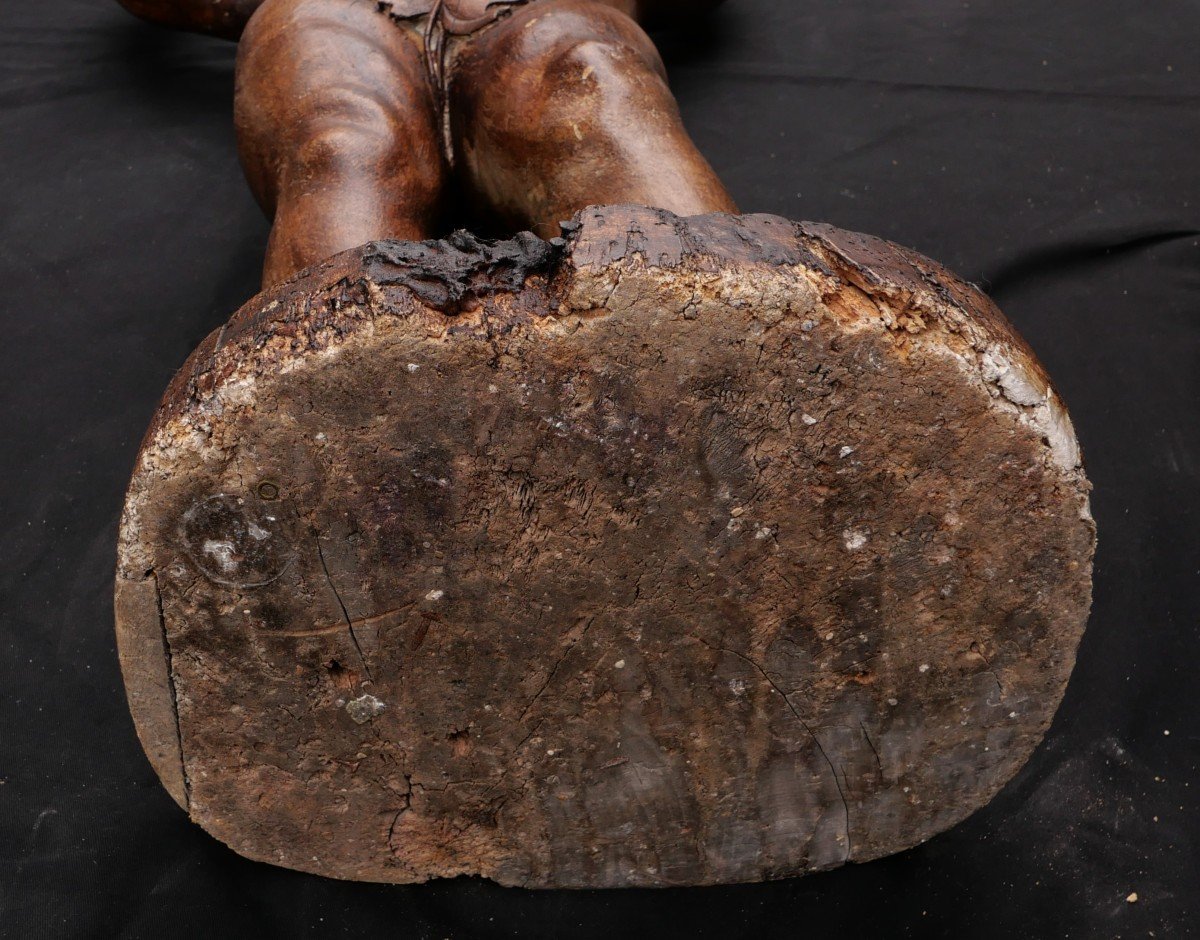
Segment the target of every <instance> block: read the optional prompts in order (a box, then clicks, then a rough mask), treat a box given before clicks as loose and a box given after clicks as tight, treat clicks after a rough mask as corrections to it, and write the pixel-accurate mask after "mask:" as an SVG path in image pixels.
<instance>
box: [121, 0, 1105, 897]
mask: <svg viewBox="0 0 1200 940" xmlns="http://www.w3.org/2000/svg"><path fill="white" fill-rule="evenodd" d="M122 2H123V3H124V4H125V5H126V6H127V7H129V8H130V9H132V10H133V11H134V12H137V13H139V14H141V15H144V16H147V17H148V18H150V19H154V20H156V21H158V22H161V23H165V24H167V25H173V26H179V27H184V28H192V29H198V30H201V31H205V32H210V33H214V34H218V35H224V36H229V37H231V38H233V37H239V36H240V37H241V46H240V50H239V56H238V67H237V93H236V119H237V126H238V137H239V147H240V151H241V155H242V159H243V163H244V166H245V169H246V173H247V176H248V178H249V181H250V184H251V186H252V188H253V190H254V192H255V194H256V195H257V197H258V198H259V200H260V201H261V202H262V204H263V206H264V208H265V209H266V210H267V211H268V212H269V213H270V214H271V216H272V218H273V227H272V232H271V240H270V244H269V248H268V253H267V260H266V265H265V272H264V282H265V285H266V286H265V289H264V291H263V293H261V294H260V295H259V296H257V297H255V298H254V299H253V300H251V301H250V302H249V303H247V304H246V306H245V307H243V308H242V310H241V311H239V312H238V313H237V314H235V315H234V317H233V318H232V319H231V320H230V321H229V323H228V324H226V326H224V327H222V328H221V329H220V330H218V331H216V332H214V333H213V334H212V335H211V336H210V337H209V338H208V339H206V340H205V341H204V342H203V343H202V344H201V346H200V347H199V348H198V349H197V350H196V351H195V353H194V354H193V355H192V357H191V358H190V359H189V361H188V362H187V364H185V366H184V367H183V369H182V370H181V371H180V372H179V374H178V375H177V376H176V378H175V380H174V381H173V383H172V385H171V386H170V388H169V389H168V390H167V393H166V394H165V396H164V398H163V401H162V404H161V406H160V408H159V410H158V413H157V414H156V416H155V419H154V422H153V424H152V426H151V428H150V430H149V432H148V433H147V436H146V439H145V442H144V444H143V447H142V449H141V452H140V454H139V457H138V463H137V467H136V470H135V473H134V477H133V480H132V482H131V485H130V489H129V494H128V498H127V502H126V507H125V514H124V517H123V519H122V525H121V541H120V547H119V570H118V575H117V592H116V612H117V636H118V645H119V650H120V655H121V662H122V670H123V673H124V676H125V681H126V687H127V691H128V694H129V700H130V706H131V710H132V712H133V715H134V718H135V721H136V723H137V728H138V733H139V735H140V736H141V739H142V742H143V744H144V746H145V749H146V752H147V754H148V755H149V756H150V759H151V762H152V763H153V765H154V767H155V769H156V771H157V772H158V774H159V776H160V777H161V779H162V780H163V782H164V784H165V785H166V786H167V788H168V789H169V790H170V792H171V794H172V795H173V796H174V797H175V799H176V800H177V801H178V802H179V803H180V805H181V806H183V807H184V808H185V809H186V810H187V812H188V813H189V814H190V816H191V817H192V818H193V819H194V820H196V821H197V822H198V823H200V824H201V825H203V826H204V827H205V828H206V829H207V830H208V831H209V832H211V833H213V834H214V835H215V836H217V837H218V838H220V839H222V840H224V841H225V842H227V843H228V844H230V845H231V846H233V847H234V848H235V849H236V850H237V851H239V852H241V853H243V854H244V855H247V856H249V857H251V858H256V859H261V860H264V861H270V862H273V863H276V864H281V865H286V866H290V867H293V868H299V869H303V870H306V871H313V872H318V873H321V874H325V875H330V876H334V877H340V878H356V879H365V880H375V881H392V882H414V881H423V880H426V879H429V878H434V877H443V876H454V875H484V876H486V877H490V878H493V879H496V880H498V881H501V882H503V883H506V884H517V885H530V886H578V887H600V886H618V885H647V886H657V885H694V884H707V883H717V882H732V881H745V880H755V879H761V878H770V877H783V876H788V875H795V874H802V873H804V872H809V871H814V870H819V869H823V868H830V867H833V866H836V865H841V864H843V863H846V862H850V861H864V860H868V859H872V858H876V857H879V856H881V855H885V854H888V853H890V852H895V851H899V850H901V849H904V848H906V847H908V846H911V845H914V844H916V843H918V842H920V841H922V840H924V839H927V838H929V837H930V836H932V835H933V834H935V833H937V832H940V831H942V830H943V829H945V828H947V827H948V826H950V825H953V824H954V823H955V822H957V821H958V820H960V819H962V818H963V817H964V816H965V815H967V814H968V813H970V812H972V811H973V810H974V809H976V808H978V807H979V806H981V805H983V804H984V803H986V802H987V801H988V800H989V799H990V798H991V797H992V796H993V795H994V794H995V793H996V792H997V791H998V790H999V788H1000V787H1001V786H1003V785H1004V783H1005V782H1006V781H1008V780H1009V779H1011V777H1012V776H1013V774H1015V773H1016V771H1017V770H1018V769H1019V768H1020V766H1021V765H1022V764H1023V763H1024V761H1025V760H1026V759H1027V758H1028V756H1029V755H1030V753H1031V752H1032V750H1033V748H1034V747H1035V746H1036V745H1037V743H1038V741H1039V740H1040V739H1041V736H1042V735H1043V733H1044V732H1045V731H1046V728H1047V727H1048V725H1049V723H1050V720H1051V718H1052V717H1053V715H1054V712H1055V709H1056V708H1057V705H1058V703H1059V701H1060V700H1061V697H1062V694H1063V691H1064V688H1065V684H1066V682H1067V679H1068V677H1069V675H1070V671H1071V667H1072V665H1073V662H1074V656H1075V650H1076V648H1077V645H1078V643H1079V639H1080V636H1081V633H1082V630H1083V627H1084V623H1085V621H1086V617H1087V611H1088V606H1089V603H1090V589H1091V561H1092V552H1093V548H1094V542H1095V529H1094V525H1093V523H1092V520H1091V516H1090V514H1089V511H1088V491H1089V485H1088V482H1087V479H1086V477H1085V475H1084V472H1083V468H1082V464H1081V458H1080V453H1079V448H1078V445H1077V443H1076V440H1075V434H1074V431H1073V429H1072V427H1071V422H1070V419H1069V417H1068V416H1067V413H1066V410H1065V408H1064V406H1063V403H1062V401H1061V399H1060V397H1059V395H1058V393H1057V391H1056V390H1055V389H1054V387H1053V385H1052V383H1051V382H1050V380H1049V378H1048V377H1047V376H1046V373H1045V370H1044V369H1043V368H1042V367H1041V365H1040V364H1039V363H1038V361H1037V359H1036V358H1035V356H1034V355H1033V353H1032V351H1031V350H1030V349H1029V348H1028V346H1027V345H1026V344H1025V343H1024V341H1023V340H1021V338H1020V337H1019V336H1018V335H1017V334H1016V332H1015V331H1014V330H1013V328H1012V326H1011V324H1009V323H1008V321H1007V320H1006V319H1005V318H1004V317H1003V315H1002V314H1001V313H1000V312H999V311H998V310H997V309H996V308H995V306H994V305H992V304H991V302H990V301H988V299H987V298H986V297H984V296H983V295H982V294H981V293H980V292H979V291H978V290H977V289H976V288H974V287H973V286H971V285H969V284H966V283H964V282H962V281H961V280H959V279H957V278H955V277H953V276H952V275H950V274H948V273H947V272H946V271H944V270H943V269H942V268H940V267H939V266H938V265H936V264H935V263H933V262H931V261H929V260H928V259H925V258H922V257H920V256H919V255H916V254H915V253H913V252H910V251H907V250H905V249H902V248H899V247H897V246H895V245H891V244H888V243H886V242H883V241H880V240H879V239H874V238H870V237H868V236H861V235H854V234H851V233H847V232H842V231H839V230H837V229H834V228H831V227H829V226H825V225H813V224H804V223H802V224H796V223H791V222H788V221H786V220H783V219H779V218H776V217H771V216H745V217H741V216H736V215H732V214H730V213H733V212H734V211H735V207H734V205H733V201H732V199H731V198H730V196H729V194H728V193H727V192H726V190H725V189H724V187H723V186H722V185H721V183H720V181H719V180H718V179H717V177H716V175H715V174H714V173H713V171H712V169H711V168H710V167H709V165H708V164H707V163H706V162H705V161H704V159H703V157H701V155H700V154H699V153H698V151H697V150H696V148H695V146H694V145H693V143H692V142H691V140H690V139H689V137H688V135H687V133H686V132H685V130H684V128H683V125H682V123H681V121H680V117H679V112H678V109H677V107H676V105H675V102H674V100H673V98H672V96H671V94H670V91H669V89H668V88H667V85H666V79H665V74H664V71H663V66H662V62H661V60H660V59H659V57H658V54H657V52H656V50H655V48H654V45H653V43H652V42H651V41H650V39H649V37H648V36H647V34H646V33H645V32H644V31H643V29H642V28H641V25H639V24H640V22H642V21H643V20H644V19H646V18H647V17H650V16H652V15H654V14H656V13H657V14H659V15H660V17H663V18H666V19H667V20H669V19H670V17H671V15H672V13H674V14H676V15H677V14H678V12H679V11H680V10H683V9H687V10H692V11H694V10H695V9H697V8H698V7H701V6H711V5H712V4H706V3H699V4H686V3H684V2H669V0H660V2H654V3H651V2H649V0H644V2H634V0H613V2H609V3H602V2H598V0H528V2H506V0H501V2H492V3H486V2H483V0H444V2H430V0H426V2H421V0H417V2H406V0H391V2H384V3H380V2H376V0H265V2H263V3H259V2H255V0H250V2H246V0H215V2H214V0H122ZM455 200H457V205H454V204H453V203H454V202H455ZM614 203H626V204H627V205H612V204H614ZM605 204H608V205H605ZM588 205H592V206H593V208H590V209H585V208H584V207H585V206H588ZM648 206H653V207H656V208H648ZM463 208H465V209H467V210H468V211H469V214H470V217H471V218H472V219H473V220H474V221H475V222H477V223H478V224H480V225H482V226H485V227H489V228H493V229H499V230H509V231H520V230H521V229H533V230H534V231H536V232H537V233H539V234H541V235H542V236H548V237H549V236H552V237H549V238H548V240H543V239H542V238H541V237H538V235H535V234H531V233H530V232H524V233H523V234H519V235H516V236H514V237H511V238H508V239H505V240H502V241H498V242H489V241H485V240H481V239H479V238H476V237H474V236H472V235H468V234H465V233H461V232H460V233H457V234H455V235H453V236H452V237H450V238H449V239H447V240H445V241H437V240H432V239H431V238H430V236H431V235H432V234H433V233H434V232H436V231H437V230H438V229H439V227H440V226H442V225H443V224H444V222H445V219H446V218H447V217H448V216H449V215H450V214H451V210H452V209H458V210H461V209H463ZM573 214H575V221H573V222H570V223H567V224H565V225H561V226H560V221H559V220H562V219H566V218H569V217H571V216H572V215H573Z"/></svg>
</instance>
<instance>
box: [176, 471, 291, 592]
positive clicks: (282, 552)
mask: <svg viewBox="0 0 1200 940" xmlns="http://www.w3.org/2000/svg"><path fill="white" fill-rule="evenodd" d="M179 528H180V536H181V538H182V539H183V546H184V549H185V550H186V551H187V553H188V557H189V558H191V559H192V561H193V562H195V564H196V567H197V568H199V569H200V570H201V571H202V572H203V573H204V576H205V577H207V578H208V579H209V580H210V581H215V582H216V583H217V584H227V585H230V586H231V587H239V588H249V587H262V586H263V585H266V584H270V583H271V582H272V581H274V580H275V579H276V578H278V577H279V576H280V575H281V574H283V571H284V569H285V568H286V567H287V565H288V560H289V558H288V552H287V549H286V545H285V543H284V539H283V533H282V529H281V526H280V525H279V520H278V518H277V517H276V515H275V514H274V513H271V512H270V511H268V510H267V509H266V508H265V507H258V506H252V505H248V504H247V503H246V501H245V500H244V499H242V498H240V497H237V496H231V495H229V494H227V493H219V494H217V495H216V496H209V497H208V498H206V499H202V500H199V501H198V502H195V503H193V504H192V506H191V508H190V509H188V511H187V512H185V513H184V514H183V519H182V521H181V522H180V527H179Z"/></svg>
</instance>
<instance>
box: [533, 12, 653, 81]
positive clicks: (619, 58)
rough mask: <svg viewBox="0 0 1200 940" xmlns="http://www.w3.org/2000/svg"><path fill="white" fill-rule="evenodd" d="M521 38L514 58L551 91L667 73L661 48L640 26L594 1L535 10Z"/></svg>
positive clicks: (535, 79) (534, 79) (534, 78)
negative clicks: (646, 74) (656, 45)
mask: <svg viewBox="0 0 1200 940" xmlns="http://www.w3.org/2000/svg"><path fill="white" fill-rule="evenodd" d="M535 10H536V8H535ZM517 41H518V43H519V46H520V48H519V50H517V51H518V57H517V58H516V59H515V61H516V62H519V63H523V67H524V68H525V69H527V72H528V75H529V77H530V78H531V80H532V81H533V82H535V83H536V84H540V85H542V86H544V87H545V88H546V89H547V90H551V89H552V90H555V91H558V92H565V93H568V94H569V93H570V92H572V91H579V92H585V91H586V88H587V86H588V83H589V81H591V80H593V79H595V80H597V81H604V80H608V81H622V80H639V79H642V78H644V76H645V73H646V72H652V73H654V75H655V76H656V77H658V78H664V77H665V71H664V69H663V64H662V60H661V59H660V58H659V55H658V50H657V49H655V47H654V43H653V42H652V41H651V40H650V37H649V36H647V35H646V33H645V32H644V31H643V30H642V28H641V27H640V26H638V25H637V23H635V22H634V21H633V20H632V19H631V18H630V17H628V16H626V15H625V14H624V13H621V12H620V11H618V10H615V9H613V8H612V7H610V6H607V5H605V4H602V3H597V2H595V0H567V2H564V3H561V4H556V5H551V6H548V8H547V9H546V10H545V11H544V12H536V13H535V15H534V16H532V17H531V18H530V19H529V21H528V23H527V25H525V27H524V28H522V29H521V30H520V31H519V33H518V37H517Z"/></svg>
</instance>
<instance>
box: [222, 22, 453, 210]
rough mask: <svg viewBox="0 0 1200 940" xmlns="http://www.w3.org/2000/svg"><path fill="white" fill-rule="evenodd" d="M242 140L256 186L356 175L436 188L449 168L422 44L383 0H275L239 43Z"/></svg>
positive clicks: (422, 194) (417, 189)
mask: <svg viewBox="0 0 1200 940" xmlns="http://www.w3.org/2000/svg"><path fill="white" fill-rule="evenodd" d="M236 123H237V130H238V146H239V150H240V152H241V155H242V160H243V164H244V166H245V169H246V174H247V176H248V178H249V181H250V185H251V187H252V188H253V189H254V191H255V194H256V195H257V196H258V198H259V200H260V201H261V202H262V203H263V205H264V208H266V209H267V210H268V212H273V211H274V209H275V205H276V202H277V200H278V199H279V197H280V194H281V191H283V190H287V189H288V188H289V187H296V186H300V187H303V186H304V185H306V184H312V183H313V182H315V181H318V180H319V179H320V178H322V177H326V176H328V177H346V176H353V175H357V176H359V177H360V178H361V180H362V182H363V183H364V184H370V183H375V184H377V187H378V189H379V190H380V194H381V195H386V193H388V192H390V193H393V194H394V197H395V198H396V199H425V200H430V199H435V198H436V194H437V192H438V191H439V190H440V187H441V185H442V182H443V178H444V173H445V167H444V155H443V152H442V145H441V135H440V129H439V120H438V110H437V107H436V105H435V103H434V96H433V92H432V89H431V87H430V84H429V80H428V76H427V72H426V67H425V58H424V50H423V45H422V43H421V41H420V37H419V35H417V34H416V32H415V31H414V30H412V29H411V28H408V27H405V26H401V25H398V24H396V23H394V22H392V21H391V20H389V18H388V17H387V16H386V15H385V14H383V13H381V12H380V10H379V4H378V3H376V2H375V0H267V2H266V3H265V4H264V5H263V6H262V7H261V8H260V9H259V10H258V12H257V13H256V14H255V15H254V17H253V18H252V19H251V21H250V24H249V26H248V27H247V30H246V33H245V35H244V37H243V39H242V43H241V46H240V48H239V52H238V67H237V89H236Z"/></svg>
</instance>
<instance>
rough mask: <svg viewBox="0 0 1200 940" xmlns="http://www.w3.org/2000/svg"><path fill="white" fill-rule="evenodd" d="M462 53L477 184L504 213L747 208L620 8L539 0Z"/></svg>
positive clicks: (531, 219) (539, 218) (548, 222)
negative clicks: (604, 207) (700, 142)
mask: <svg viewBox="0 0 1200 940" xmlns="http://www.w3.org/2000/svg"><path fill="white" fill-rule="evenodd" d="M456 55H457V59H456V61H455V63H454V67H453V70H452V74H453V76H454V78H453V82H452V85H451V89H450V94H451V114H452V116H453V125H452V131H453V134H454V139H455V145H456V147H457V152H458V157H459V160H460V162H461V166H462V169H463V175H464V177H465V184H466V186H467V187H468V188H469V189H470V190H471V191H472V195H473V196H474V197H475V198H476V199H478V200H479V201H481V202H482V203H484V204H485V205H486V206H488V207H489V208H490V209H491V210H492V211H493V212H494V213H495V214H496V215H498V216H499V217H500V220H501V221H502V222H504V223H506V224H508V225H510V226H514V227H525V226H530V227H533V229H534V231H536V232H538V233H539V234H542V235H547V234H550V233H553V232H555V231H556V230H557V228H556V224H557V222H558V221H559V220H561V219H566V218H569V217H570V216H571V215H572V214H573V213H574V212H575V211H576V210H578V209H581V208H583V207H584V206H586V205H591V204H598V203H641V204H645V205H649V206H656V207H659V208H663V209H669V210H670V211H672V212H674V213H676V214H678V215H694V214H697V213H701V212H714V211H725V212H736V211H737V208H736V206H735V205H734V203H733V200H732V199H731V198H730V196H729V194H728V193H727V192H726V191H725V188H724V187H723V186H722V185H721V182H720V180H718V179H717V177H716V174H714V173H713V171H712V168H711V167H710V166H709V165H708V163H707V162H706V161H705V160H704V158H703V157H702V156H701V155H700V153H699V151H698V150H697V149H696V147H695V145H694V144H693V143H692V141H691V139H690V138H689V137H688V135H687V131H685V130H684V127H683V124H682V122H681V121H680V118H679V110H678V108H677V106H676V104H675V99H674V98H673V97H672V96H671V92H670V89H668V87H667V83H666V77H665V74H664V71H663V66H662V62H661V60H660V59H659V56H658V52H657V51H656V50H655V48H654V45H653V43H652V42H651V41H650V38H649V37H648V36H647V35H646V34H645V33H644V32H643V31H642V29H641V28H640V27H639V26H638V25H637V24H636V23H635V22H634V21H633V20H632V19H630V18H629V17H628V16H627V15H625V14H624V13H622V12H620V11H619V10H616V9H614V8H612V7H610V6H607V5H605V4H602V3H598V2H595V0H560V2H547V3H536V4H530V5H529V6H526V7H521V8H518V9H517V10H516V11H515V12H514V13H513V14H512V16H510V17H508V18H506V19H504V20H502V21H501V22H500V23H498V24H497V25H495V26H493V27H491V28H489V29H488V30H487V31H485V32H484V33H483V34H482V35H480V36H478V37H476V38H475V39H473V40H471V41H470V42H468V43H464V45H463V47H462V48H461V50H459V51H457V53H456Z"/></svg>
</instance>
